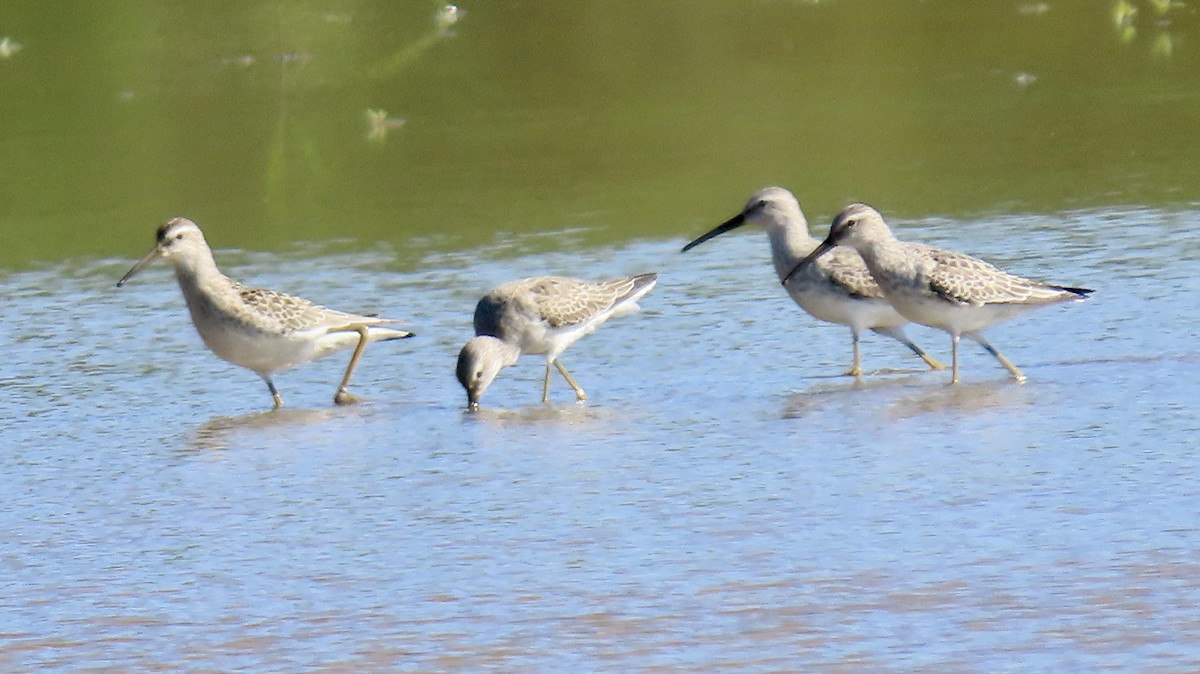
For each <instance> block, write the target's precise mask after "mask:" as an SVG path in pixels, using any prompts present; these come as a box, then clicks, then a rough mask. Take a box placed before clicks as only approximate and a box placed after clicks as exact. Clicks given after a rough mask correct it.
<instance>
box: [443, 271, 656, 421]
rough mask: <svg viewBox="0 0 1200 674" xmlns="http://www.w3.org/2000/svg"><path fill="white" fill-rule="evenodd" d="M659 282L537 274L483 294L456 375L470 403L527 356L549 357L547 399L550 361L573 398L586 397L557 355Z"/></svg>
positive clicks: (631, 308) (633, 307) (645, 277)
mask: <svg viewBox="0 0 1200 674" xmlns="http://www.w3.org/2000/svg"><path fill="white" fill-rule="evenodd" d="M657 280H658V275H657V274H641V275H639V276H631V277H629V278H621V279H614V280H611V281H581V280H579V279H573V278H565V277H561V276H537V277H533V278H527V279H521V280H519V281H510V282H508V283H505V284H503V285H501V286H498V287H496V288H495V289H493V290H492V291H491V292H489V293H488V294H487V295H484V296H483V298H482V299H480V300H479V303H478V304H477V305H476V306H475V334H476V335H477V336H476V337H475V338H474V339H472V340H471V341H469V342H467V344H466V345H465V346H463V348H462V351H461V352H459V354H458V366H457V368H456V374H457V376H458V381H459V383H461V384H462V385H463V388H464V389H466V391H467V407H468V408H469V409H477V408H478V407H479V399H480V397H482V396H483V393H484V391H486V390H487V388H488V386H490V385H491V384H492V381H493V380H495V378H496V375H497V374H499V372H500V370H501V369H503V368H505V367H508V366H510V365H515V364H516V362H517V359H518V358H520V357H521V356H522V355H524V354H544V355H545V356H546V376H545V379H544V380H543V382H542V402H543V403H547V402H549V400H550V366H551V365H553V366H554V367H556V368H558V371H559V372H560V373H562V376H563V378H565V379H566V380H567V383H568V384H570V386H571V388H572V389H573V390H574V391H575V398H576V399H577V400H581V401H582V400H586V399H587V394H586V393H584V392H583V389H582V388H580V387H579V384H577V383H575V380H574V379H573V378H572V377H571V375H570V374H569V373H568V372H567V369H566V368H565V367H563V364H562V363H561V362H559V360H558V357H559V356H560V355H561V354H562V352H563V351H565V350H566V349H567V347H569V346H571V345H572V344H574V343H575V341H576V340H578V339H580V338H581V337H583V336H585V335H589V334H591V333H592V332H593V331H595V329H596V328H597V327H599V326H600V324H601V323H603V322H604V321H607V320H608V319H609V318H612V317H613V316H621V315H625V314H630V313H633V312H635V311H637V310H638V305H637V301H638V300H639V299H641V297H642V296H643V295H645V294H646V293H648V292H650V289H651V288H653V287H654V284H655V283H656V282H657Z"/></svg>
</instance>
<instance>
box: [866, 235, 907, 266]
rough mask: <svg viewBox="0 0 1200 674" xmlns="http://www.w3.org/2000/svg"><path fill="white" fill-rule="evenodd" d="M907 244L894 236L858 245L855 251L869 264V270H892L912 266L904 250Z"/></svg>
mask: <svg viewBox="0 0 1200 674" xmlns="http://www.w3.org/2000/svg"><path fill="white" fill-rule="evenodd" d="M904 246H905V244H904V243H903V242H902V241H900V240H899V239H897V238H896V237H894V236H886V237H883V236H881V237H876V238H873V239H871V240H869V241H864V242H862V243H859V244H856V245H855V246H854V248H855V250H857V251H858V254H859V255H860V256H861V257H862V259H863V262H866V263H867V268H868V269H881V270H892V271H898V270H897V269H895V268H896V267H898V266H900V267H903V266H907V265H911V264H912V260H911V259H910V257H909V255H907V254H906V252H905V250H904Z"/></svg>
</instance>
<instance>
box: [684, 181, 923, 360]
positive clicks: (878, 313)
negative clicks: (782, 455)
mask: <svg viewBox="0 0 1200 674" xmlns="http://www.w3.org/2000/svg"><path fill="white" fill-rule="evenodd" d="M746 223H752V224H755V225H758V226H760V227H762V228H763V229H765V230H767V237H768V238H769V239H770V240H771V258H772V260H773V261H774V263H775V273H776V274H777V275H778V276H779V278H780V280H782V279H783V277H784V276H785V275H786V274H787V273H788V271H790V270H791V269H792V268H794V267H795V266H796V263H797V262H799V261H800V260H801V259H803V258H804V256H806V255H808V254H809V253H811V252H812V251H813V250H814V249H816V247H817V245H818V243H819V242H818V241H817V240H816V239H814V238H813V237H812V235H811V234H809V232H808V222H807V221H806V220H805V219H804V213H802V212H801V211H800V204H799V202H797V201H796V197H795V196H793V195H792V193H791V192H789V191H787V190H785V189H783V188H782V187H767V188H765V189H762V190H759V191H758V192H755V193H754V194H753V195H752V196H751V197H750V200H749V201H747V202H746V206H745V208H743V209H742V212H741V213H738V214H737V215H735V216H733V217H732V218H730V219H729V220H726V221H725V222H724V223H722V224H720V225H718V226H717V227H715V228H713V229H712V230H710V231H708V232H706V233H704V234H702V235H701V236H700V237H699V238H697V239H696V240H695V241H692V242H691V243H689V244H688V245H686V246H684V247H683V251H682V252H685V253H686V252H687V251H689V250H691V249H692V248H695V247H696V246H698V245H700V244H702V243H704V242H705V241H708V240H709V239H711V238H713V237H715V236H718V235H721V234H724V233H725V232H728V231H730V230H733V229H737V228H738V227H741V226H742V225H744V224H746ZM784 287H785V288H787V291H788V294H789V295H791V296H792V299H793V300H794V301H795V302H796V304H798V305H800V308H801V309H803V310H805V311H806V312H808V313H809V314H811V315H812V316H814V317H816V318H818V319H820V320H822V321H826V322H829V323H837V324H838V325H845V326H848V327H849V328H850V337H851V340H852V344H853V348H854V362H853V364H852V365H851V366H850V370H849V371H848V372H847V373H846V374H847V375H849V376H853V377H857V376H860V375H861V374H862V365H861V358H860V355H859V344H858V342H859V333H861V332H862V331H863V330H866V329H869V330H871V331H872V332H875V333H878V334H881V335H886V336H888V337H891V338H893V339H896V340H898V341H900V342H901V343H902V344H904V345H905V346H907V347H908V348H910V349H912V351H913V353H915V354H917V355H918V356H920V357H921V359H922V360H924V361H925V363H926V364H928V365H929V367H930V368H932V369H935V370H940V369H943V368H942V365H941V364H940V363H938V362H937V361H936V360H934V359H933V358H930V357H929V354H927V353H925V352H924V351H923V350H922V349H921V347H919V346H917V345H916V344H915V343H913V341H912V340H910V339H909V338H908V335H906V334H904V329H903V326H904V324H905V323H908V320H907V319H905V318H904V317H903V316H901V315H900V314H898V313H896V310H895V309H893V308H892V305H890V304H888V302H887V300H886V299H884V297H883V291H882V290H880V289H879V286H878V285H877V284H876V283H875V280H874V279H872V278H871V274H870V272H868V271H867V266H866V265H865V264H863V261H862V258H860V257H859V256H858V253H855V252H854V250H853V249H851V248H838V249H836V250H834V251H833V252H832V253H831V254H829V255H828V256H826V257H824V258H822V259H821V260H820V261H818V262H817V264H814V265H812V266H810V267H808V268H806V269H805V270H804V272H803V273H797V274H796V275H795V276H793V277H792V279H791V280H790V281H789V282H786V283H784Z"/></svg>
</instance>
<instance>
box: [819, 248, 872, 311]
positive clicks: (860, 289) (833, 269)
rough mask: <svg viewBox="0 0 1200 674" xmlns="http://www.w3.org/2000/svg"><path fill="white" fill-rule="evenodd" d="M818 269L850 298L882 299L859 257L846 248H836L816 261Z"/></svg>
mask: <svg viewBox="0 0 1200 674" xmlns="http://www.w3.org/2000/svg"><path fill="white" fill-rule="evenodd" d="M817 265H818V269H819V270H820V271H821V272H822V273H824V274H825V276H826V277H828V278H829V280H830V281H831V282H832V283H833V284H834V285H835V286H836V287H837V288H838V289H839V290H840V291H842V292H844V293H846V295H848V296H850V297H861V298H866V299H883V289H881V288H880V287H879V284H878V283H876V282H875V277H873V276H871V272H870V270H869V269H867V265H866V263H865V262H863V260H862V258H861V257H859V255H858V252H857V251H855V250H854V249H853V248H850V247H847V246H838V247H836V248H834V249H833V250H831V251H829V253H827V254H826V255H825V256H823V257H821V258H820V259H818V260H817Z"/></svg>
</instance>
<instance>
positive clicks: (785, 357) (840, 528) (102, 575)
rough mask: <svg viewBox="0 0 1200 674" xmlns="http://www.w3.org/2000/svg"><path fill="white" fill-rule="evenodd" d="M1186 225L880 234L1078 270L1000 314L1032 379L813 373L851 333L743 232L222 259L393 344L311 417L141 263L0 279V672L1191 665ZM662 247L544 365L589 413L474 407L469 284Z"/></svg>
mask: <svg viewBox="0 0 1200 674" xmlns="http://www.w3.org/2000/svg"><path fill="white" fill-rule="evenodd" d="M733 206H734V207H736V204H735V205H733ZM1196 217H1197V214H1196V213H1195V212H1189V211H1184V212H1166V211H1151V210H1126V211H1120V212H1116V213H1113V212H1106V213H1103V214H1100V213H1092V212H1084V213H1075V214H1067V215H1066V216H1060V217H1058V218H1056V219H1055V220H1054V221H1052V222H1051V221H1047V220H1045V219H1043V218H1027V217H1015V216H1014V217H1006V218H994V219H989V220H986V221H984V220H978V221H970V220H967V221H954V220H945V219H941V220H926V221H917V222H899V223H897V230H898V231H899V232H900V234H901V235H902V236H905V237H906V238H910V239H916V240H921V241H925V242H931V243H938V244H943V245H947V246H953V247H955V248H959V249H962V250H966V251H969V252H972V253H974V254H977V255H980V256H982V257H986V258H988V259H991V260H994V261H997V262H999V263H1001V264H1002V265H1003V266H1006V267H1008V268H1010V269H1012V270H1013V271H1016V272H1019V273H1023V274H1026V275H1031V276H1036V277H1047V278H1048V279H1050V280H1055V281H1059V282H1063V283H1070V284H1078V285H1085V286H1090V287H1095V288H1096V289H1097V292H1096V294H1095V296H1094V297H1093V298H1092V299H1091V300H1089V301H1088V302H1086V303H1082V304H1075V305H1070V306H1065V307H1055V308H1050V309H1045V310H1041V311H1039V312H1036V313H1034V314H1031V315H1029V316H1026V317H1024V318H1022V319H1019V320H1017V321H1015V322H1013V323H1011V324H1007V325H1005V326H1002V327H999V328H995V329H992V330H990V331H989V336H990V337H991V338H992V341H993V343H994V344H996V345H997V346H998V347H999V348H1000V349H1001V350H1003V351H1004V352H1005V353H1006V354H1007V355H1008V356H1009V357H1011V358H1012V359H1013V360H1014V361H1015V362H1016V363H1018V364H1019V365H1021V366H1022V367H1023V368H1024V369H1025V371H1026V373H1027V374H1028V375H1029V382H1028V383H1027V384H1026V385H1023V386H1022V385H1016V384H1014V383H1013V382H1012V381H1010V380H1009V379H1007V378H1006V373H1005V372H1004V371H1003V370H1002V369H1000V368H999V367H998V366H997V365H996V363H995V362H994V360H992V359H991V358H990V357H989V356H988V355H987V354H985V353H983V352H982V351H981V350H979V349H978V348H976V347H974V345H969V346H964V365H963V367H964V384H963V385H961V386H958V387H949V386H947V385H946V382H947V376H946V374H945V373H930V372H924V371H922V370H921V369H920V368H919V367H918V366H919V365H920V363H919V361H917V360H916V359H914V358H912V357H911V354H908V353H907V351H906V350H905V349H903V347H901V346H899V345H897V344H894V343H892V342H891V340H884V339H881V338H868V339H866V340H865V342H864V359H865V365H866V367H867V368H868V369H872V370H882V372H879V371H875V372H872V373H871V374H870V375H869V376H867V377H865V378H864V379H863V380H862V382H861V383H856V382H854V381H852V380H848V379H846V378H842V377H837V376H832V375H836V374H837V373H838V372H841V371H844V369H845V367H846V366H847V364H848V361H849V356H850V353H849V351H850V348H849V346H850V345H849V338H848V335H847V334H846V331H845V330H844V329H842V328H839V327H834V326H829V325H823V324H818V323H816V322H815V321H814V320H812V319H810V318H808V317H806V316H804V315H802V314H800V313H799V311H798V310H797V309H796V308H795V307H794V306H793V305H792V304H791V302H790V300H789V299H788V298H787V297H786V296H785V294H784V293H783V291H782V290H781V289H780V288H779V286H778V284H777V283H776V282H775V280H774V277H773V275H772V271H771V269H770V266H769V263H768V251H767V244H766V239H765V236H763V235H762V233H761V232H745V233H739V234H734V235H726V236H723V237H721V238H719V239H716V240H714V241H712V242H710V243H708V244H705V246H703V247H701V248H698V249H696V250H694V251H691V252H689V253H688V254H686V255H683V254H680V253H678V249H679V247H680V246H681V245H682V243H683V240H682V239H677V240H660V241H649V242H642V243H631V244H628V245H625V246H622V247H615V248H599V249H597V248H591V249H583V250H571V251H570V252H563V253H555V254H541V253H530V254H520V253H519V252H518V253H516V254H514V255H512V256H510V257H507V258H503V259H497V258H495V257H494V256H492V255H491V254H489V253H485V252H484V251H467V252H463V253H456V254H445V253H441V252H436V251H433V250H430V251H429V252H428V253H427V254H424V257H423V259H422V260H421V262H420V263H419V264H417V265H409V264H408V263H404V264H400V263H398V262H397V259H399V258H400V257H401V255H400V254H399V253H396V252H392V251H389V250H387V249H381V250H378V251H376V252H374V253H369V254H340V253H330V254H324V253H323V251H320V250H316V251H313V250H299V251H295V252H293V253H291V254H274V253H271V254H266V253H256V254H248V253H243V252H239V251H218V260H219V262H221V263H222V264H223V265H224V266H225V267H226V269H227V270H228V271H229V272H230V273H231V274H233V275H235V276H237V277H240V278H243V279H245V280H247V281H249V282H251V283H252V284H256V285H263V286H268V287H276V288H280V289H286V290H289V291H292V292H295V293H297V294H300V295H303V296H307V297H310V298H312V299H314V300H317V301H320V302H322V303H326V304H329V305H332V306H338V307H344V308H347V309H361V310H378V311H380V312H382V313H385V314H387V315H395V316H398V317H402V318H405V319H406V320H408V321H410V323H411V327H412V329H414V330H415V331H416V332H417V333H418V337H417V338H415V339H412V340H407V341H403V342H391V343H381V344H375V345H372V346H371V347H370V348H369V349H368V350H367V352H366V357H365V359H364V362H363V365H362V367H361V369H360V371H359V373H358V375H357V376H356V379H355V386H354V388H355V390H356V391H357V392H358V393H359V394H362V395H364V396H366V397H367V398H368V401H367V402H366V403H364V404H362V405H359V406H355V407H348V408H338V407H334V406H332V404H331V402H330V399H331V396H332V394H333V390H334V387H335V384H336V381H337V379H338V377H339V376H340V374H341V369H342V367H344V363H345V356H344V355H342V356H337V357H333V358H330V359H328V360H325V361H321V362H319V363H316V364H312V365H309V366H306V367H303V368H300V369H297V370H294V371H291V372H288V373H284V374H282V375H280V376H279V377H278V378H277V383H278V384H279V386H280V389H281V391H282V393H283V395H284V396H285V398H286V400H287V401H288V403H289V407H287V408H285V409H283V410H280V411H275V412H271V411H267V408H268V406H269V404H270V397H269V395H268V394H267V392H266V391H265V390H264V387H263V386H262V383H261V382H260V381H259V380H258V379H257V377H256V376H255V375H253V374H252V373H250V372H247V371H245V370H241V369H238V368H235V367H233V366H230V365H227V364H225V363H223V362H222V361H220V360H218V359H217V358H216V357H215V356H213V355H212V354H210V353H209V352H208V351H207V350H205V349H204V347H203V346H202V344H201V343H200V340H199V338H198V337H197V336H196V334H195V333H194V330H193V329H192V327H191V325H190V323H189V321H188V319H187V316H186V311H185V309H184V307H183V303H182V301H181V300H180V298H179V295H178V290H177V289H176V287H175V285H174V282H173V280H172V278H171V275H170V272H169V271H168V270H167V269H166V268H165V267H157V268H152V269H150V270H148V271H146V272H143V274H142V275H140V276H139V277H137V278H136V279H135V280H134V281H133V282H131V284H130V285H128V286H126V287H125V288H122V289H120V290H118V289H116V288H114V287H113V283H114V281H115V280H116V279H117V278H118V277H119V276H120V274H121V273H122V272H124V270H125V268H126V267H127V265H128V264H130V263H131V261H132V258H133V257H135V254H131V259H129V260H109V261H101V262H81V263H63V264H61V265H58V266H56V267H54V268H50V269H44V270H40V271H27V272H11V273H7V274H6V275H5V276H4V277H3V278H2V279H0V281H2V283H3V287H4V288H5V294H6V298H5V302H4V303H3V304H2V305H0V320H2V322H3V325H5V326H6V329H5V331H4V332H3V333H2V334H0V351H2V352H3V353H4V354H5V360H4V361H3V362H2V363H0V386H2V388H3V391H4V395H3V396H0V444H2V445H3V447H4V451H3V452H0V474H3V475H4V476H5V479H4V480H3V482H2V483H0V484H2V486H0V530H2V531H4V532H5V533H4V541H5V542H4V544H3V546H2V547H0V578H2V579H3V580H0V605H2V606H3V610H2V611H0V633H2V634H0V638H2V640H0V668H3V669H4V670H5V671H12V672H25V671H28V672H32V671H54V670H59V671H66V670H81V669H97V670H113V671H130V670H154V669H159V670H170V671H178V670H198V671H213V670H221V671H232V670H253V671H281V672H283V671H288V672H291V671H301V670H307V671H347V672H349V671H364V670H389V671H521V672H529V671H545V672H561V671H567V670H571V669H574V670H579V671H597V670H606V671H649V672H653V671H672V672H676V671H683V672H686V671H694V672H713V671H750V670H753V671H780V672H784V671H788V672H794V671H988V672H997V671H1054V672H1061V671H1083V670H1087V671H1096V670H1104V669H1109V670H1115V671H1157V672H1181V671H1191V670H1195V669H1197V668H1198V667H1200V636H1198V635H1200V624H1198V619H1197V614H1196V606H1197V605H1200V583H1198V581H1197V578H1200V532H1198V531H1197V528H1196V512H1197V504H1198V503H1200V493H1198V492H1200V488H1198V487H1197V480H1196V475H1197V474H1198V472H1200V465H1198V463H1200V459H1198V458H1197V455H1196V452H1195V451H1194V449H1195V446H1196V440H1195V439H1196V437H1197V431H1198V430H1200V420H1198V418H1197V415H1196V405H1195V401H1196V400H1197V399H1200V387H1198V385H1197V377H1196V373H1197V371H1198V368H1200V351H1198V350H1197V347H1196V341H1195V338H1196V326H1195V321H1194V320H1193V318H1194V316H1195V314H1196V299H1195V298H1196V297H1197V296H1200V295H1198V294H1197V291H1200V280H1198V279H1200V262H1197V259H1198V256H1197V246H1196V244H1195V241H1194V240H1182V241H1181V240H1180V239H1179V238H1177V237H1175V235H1174V234H1172V233H1174V232H1185V231H1187V227H1186V225H1187V223H1189V222H1194V221H1195V219H1196ZM699 231H700V230H699V229H698V231H697V232H696V233H699ZM1113 232H1120V235H1119V236H1114V235H1113ZM517 248H518V249H519V248H520V245H518V246H517ZM137 252H138V253H140V252H141V251H137ZM414 255H416V256H418V257H420V256H421V255H422V254H421V253H420V251H417V252H416V253H414V252H413V251H406V252H405V253H404V254H403V257H404V259H408V258H410V257H412V256H414ZM648 270H657V271H659V272H660V274H661V278H660V282H659V285H658V287H657V288H656V289H655V290H654V291H653V292H652V293H651V294H650V295H649V296H647V297H646V298H645V300H644V301H643V302H642V305H643V308H644V310H643V312H642V313H641V314H638V315H634V316H629V317H624V318H620V319H615V320H613V321H611V322H610V323H609V324H607V325H605V326H604V327H603V328H602V329H601V330H600V331H599V332H597V333H596V334H595V335H593V336H591V337H588V338H587V339H585V340H583V341H582V342H580V343H578V344H576V345H575V346H574V347H573V348H572V349H571V350H570V351H568V352H567V354H566V356H565V357H564V362H566V363H567V364H568V366H569V367H570V368H571V369H572V373H573V374H574V375H575V376H576V378H577V379H578V380H579V381H580V382H581V383H582V384H583V386H584V387H585V388H587V390H588V392H589V393H590V394H591V396H592V399H591V400H590V401H589V402H588V403H586V404H583V405H580V404H576V403H575V402H574V401H573V397H572V396H571V395H570V391H569V389H567V387H566V386H565V385H564V384H563V383H562V382H561V381H560V380H558V379H556V380H555V381H554V384H553V389H552V391H553V397H554V401H553V404H552V405H551V406H549V407H544V406H542V405H541V404H540V403H539V402H538V400H539V392H540V384H541V375H542V366H541V363H540V361H539V360H538V359H537V358H529V359H526V360H525V361H523V362H522V363H521V364H520V365H519V366H517V367H515V368H512V369H510V370H507V371H505V373H503V374H502V376H501V378H500V379H499V380H498V381H497V383H496V384H495V385H494V386H493V388H492V389H491V390H490V391H489V392H488V395H487V397H486V398H485V403H488V404H487V405H486V409H485V410H483V411H482V412H480V413H478V414H466V413H464V412H463V409H462V408H463V403H464V396H463V394H462V391H461V389H460V388H459V386H458V384H457V382H456V381H455V380H454V377H453V363H454V357H455V354H456V352H457V350H458V347H459V346H460V345H461V344H462V342H464V341H465V340H466V339H467V338H468V337H469V336H470V312H471V310H472V307H473V304H474V301H475V300H476V299H477V298H478V296H479V295H480V294H481V293H482V292H483V291H485V290H486V289H487V288H489V287H490V286H492V285H494V284H496V283H498V282H500V281H503V280H506V279H509V278H514V277H518V276H521V275H526V274H529V273H569V274H574V275H580V276H589V277H604V276H610V275H618V274H625V273H634V272H641V271H648ZM910 334H911V335H912V336H913V337H914V338H915V339H916V340H917V341H918V342H919V343H921V344H922V345H924V346H925V347H926V348H927V349H929V350H930V351H931V352H932V353H933V354H934V355H935V356H937V357H939V358H943V359H948V357H949V354H948V350H949V340H948V338H946V337H945V336H944V335H942V334H940V333H935V332H933V331H930V330H926V329H923V328H912V329H910Z"/></svg>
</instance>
